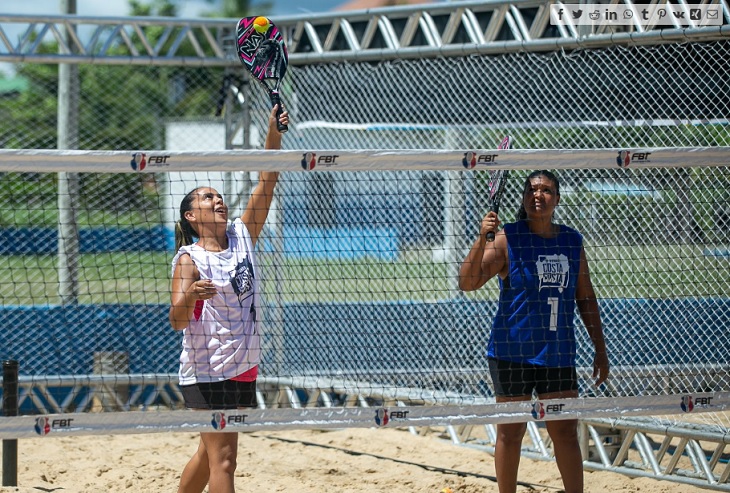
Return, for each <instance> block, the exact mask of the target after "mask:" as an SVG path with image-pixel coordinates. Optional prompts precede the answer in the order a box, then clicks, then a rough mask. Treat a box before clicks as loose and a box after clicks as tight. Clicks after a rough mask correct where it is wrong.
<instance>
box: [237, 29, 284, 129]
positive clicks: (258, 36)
mask: <svg viewBox="0 0 730 493" xmlns="http://www.w3.org/2000/svg"><path fill="white" fill-rule="evenodd" d="M236 34H237V40H238V45H237V46H238V48H237V51H238V58H239V60H241V63H243V65H244V66H245V67H246V68H247V69H248V71H249V72H250V73H251V75H252V76H253V77H254V79H256V80H258V81H259V82H260V83H261V84H262V85H263V87H264V88H265V89H266V91H267V92H268V94H269V99H270V100H271V106H272V107H273V106H275V105H277V104H278V105H279V109H278V111H277V115H276V116H277V123H278V117H279V115H281V112H282V111H283V109H282V107H281V96H280V93H279V88H280V86H281V80H282V79H283V78H284V75H285V74H286V69H287V67H288V66H289V54H288V52H287V50H286V44H285V43H284V38H283V37H282V35H281V31H280V30H279V28H278V27H276V26H275V25H274V23H273V22H271V21H270V20H269V19H268V18H267V17H263V16H252V17H244V18H243V19H241V20H240V21H238V28H237V29H236ZM278 128H279V131H280V132H286V131H287V130H288V129H289V128H288V127H287V126H286V125H282V124H281V123H278Z"/></svg>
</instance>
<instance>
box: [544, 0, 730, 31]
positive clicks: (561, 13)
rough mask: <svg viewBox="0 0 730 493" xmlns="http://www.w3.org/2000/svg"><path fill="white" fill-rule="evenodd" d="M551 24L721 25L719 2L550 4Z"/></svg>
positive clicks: (721, 17)
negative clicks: (685, 3)
mask: <svg viewBox="0 0 730 493" xmlns="http://www.w3.org/2000/svg"><path fill="white" fill-rule="evenodd" d="M550 24H552V25H554V26H557V25H562V26H568V25H573V26H595V25H613V26H635V25H637V24H639V25H642V26H673V27H687V26H691V27H702V26H722V24H723V14H722V6H721V5H681V4H668V3H667V4H641V3H635V4H633V5H608V4H552V5H550Z"/></svg>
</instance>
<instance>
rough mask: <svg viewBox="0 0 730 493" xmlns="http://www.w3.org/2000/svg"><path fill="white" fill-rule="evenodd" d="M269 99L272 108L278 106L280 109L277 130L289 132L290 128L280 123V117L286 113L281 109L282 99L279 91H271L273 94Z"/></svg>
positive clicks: (277, 113) (277, 117)
mask: <svg viewBox="0 0 730 493" xmlns="http://www.w3.org/2000/svg"><path fill="white" fill-rule="evenodd" d="M269 99H270V100H271V107H272V108H273V107H274V106H276V105H277V104H278V105H279V108H278V109H277V110H276V128H277V129H278V130H279V132H281V133H284V132H286V131H287V130H289V126H288V125H284V124H282V123H281V122H280V121H279V117H280V116H281V114H282V113H283V112H284V110H283V109H282V107H281V97H280V96H279V93H278V92H277V91H271V93H269Z"/></svg>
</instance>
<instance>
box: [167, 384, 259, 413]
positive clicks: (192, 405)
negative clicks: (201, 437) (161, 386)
mask: <svg viewBox="0 0 730 493" xmlns="http://www.w3.org/2000/svg"><path fill="white" fill-rule="evenodd" d="M180 390H181V391H182V395H183V398H184V399H185V407H187V408H189V409H237V408H239V407H256V382H237V381H235V380H224V381H222V382H211V383H195V384H193V385H183V386H181V387H180Z"/></svg>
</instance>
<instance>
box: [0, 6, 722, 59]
mask: <svg viewBox="0 0 730 493" xmlns="http://www.w3.org/2000/svg"><path fill="white" fill-rule="evenodd" d="M656 2H657V0H652V3H656ZM554 3H557V4H559V5H562V4H564V3H565V2H561V1H558V2H554V1H553V0H491V1H469V2H447V3H439V4H422V5H414V6H402V7H387V8H379V9H369V10H361V11H344V12H337V13H326V14H312V15H307V16H291V17H280V18H276V17H274V18H272V19H273V20H274V21H275V22H276V23H277V25H278V26H279V27H280V28H281V29H282V31H283V32H284V33H285V35H286V36H285V37H286V41H287V46H288V49H289V54H290V63H291V64H292V65H306V64H312V63H322V62H342V61H381V60H388V59H396V58H434V57H450V56H468V55H487V54H498V53H507V52H524V51H555V50H563V49H579V48H597V47H602V46H609V45H628V44H634V45H635V44H659V43H671V42H681V41H688V40H713V39H723V38H727V37H729V36H730V7H729V6H728V0H710V2H709V3H710V4H717V5H719V6H720V7H721V9H722V12H723V17H724V19H723V21H724V24H723V25H722V26H713V27H696V26H694V25H689V26H688V27H681V26H679V25H678V24H675V25H674V26H666V27H663V28H660V27H662V26H648V28H647V26H642V25H641V24H638V23H636V24H635V25H630V26H616V27H612V28H609V27H606V26H599V27H596V28H593V27H591V26H572V25H569V26H567V27H564V26H553V25H551V24H550V17H549V16H550V5H551V4H554ZM610 3H611V4H614V5H619V4H620V5H626V6H633V0H611V2H610ZM677 4H678V5H682V6H685V7H686V6H688V5H689V2H688V0H678V2H677ZM234 29H235V20H234V19H179V18H168V17H84V16H74V15H57V16H28V15H7V14H5V15H3V14H0V62H35V63H72V64H80V63H92V64H109V65H122V64H123V65H129V64H131V65H150V64H152V65H175V66H237V65H238V60H237V59H236V56H235V52H234V50H232V48H233V46H234V36H235V32H234ZM14 32H18V35H17V39H14V37H13V36H12V35H11V34H9V33H14ZM160 33H161V34H160ZM49 41H55V42H56V43H57V44H58V52H57V53H45V52H44V50H43V49H42V48H43V43H46V42H49Z"/></svg>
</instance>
